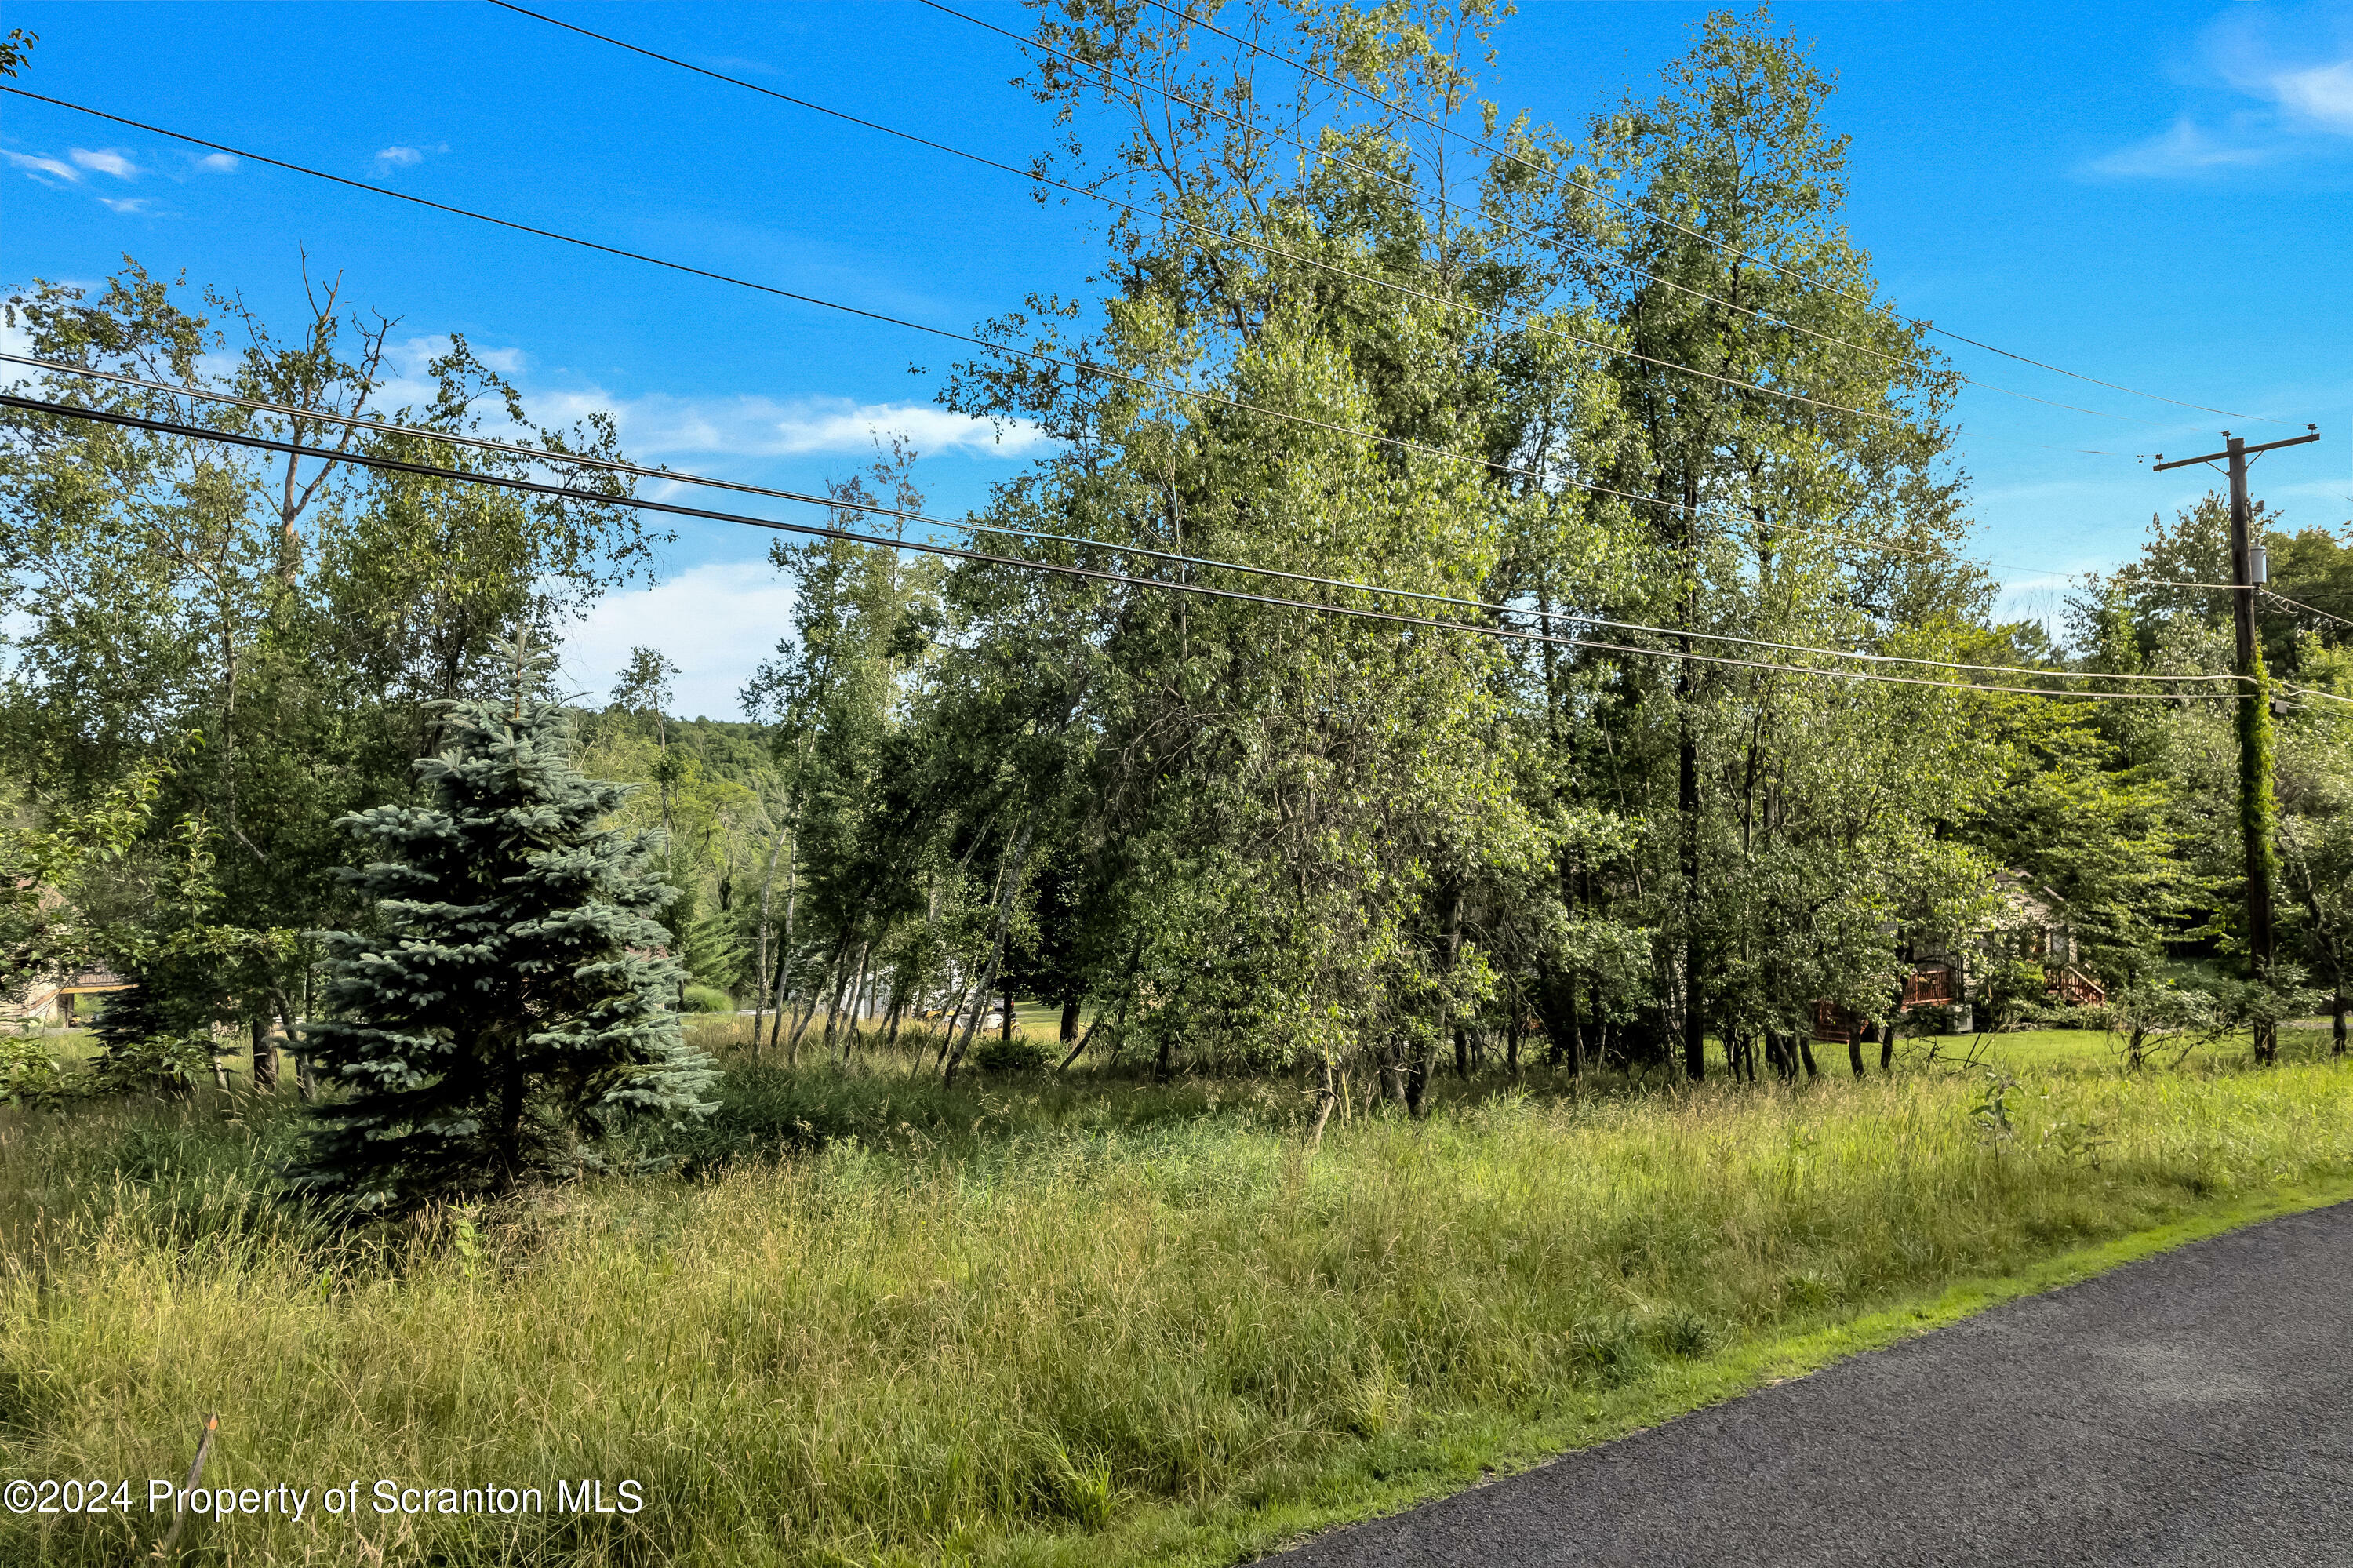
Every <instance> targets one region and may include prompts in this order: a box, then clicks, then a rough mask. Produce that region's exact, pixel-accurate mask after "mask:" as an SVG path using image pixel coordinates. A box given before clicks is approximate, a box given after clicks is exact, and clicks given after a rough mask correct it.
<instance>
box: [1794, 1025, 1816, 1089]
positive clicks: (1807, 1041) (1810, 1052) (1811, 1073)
mask: <svg viewBox="0 0 2353 1568" xmlns="http://www.w3.org/2000/svg"><path fill="white" fill-rule="evenodd" d="M1798 1059H1799V1061H1801V1062H1803V1063H1805V1065H1806V1076H1808V1077H1809V1078H1819V1077H1820V1076H1821V1075H1822V1070H1821V1069H1820V1067H1817V1066H1815V1065H1814V1033H1813V1031H1812V1030H1810V1029H1800V1030H1799V1031H1798Z"/></svg>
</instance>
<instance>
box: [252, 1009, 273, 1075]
mask: <svg viewBox="0 0 2353 1568" xmlns="http://www.w3.org/2000/svg"><path fill="white" fill-rule="evenodd" d="M253 1086H254V1088H255V1089H257V1090H259V1092H261V1093H263V1094H268V1093H269V1092H270V1091H272V1090H274V1089H275V1088H277V1087H278V1043H277V1042H276V1041H274V1040H272V1039H270V1038H269V1015H268V1014H267V1013H260V1012H257V1013H255V1014H254V1015H253Z"/></svg>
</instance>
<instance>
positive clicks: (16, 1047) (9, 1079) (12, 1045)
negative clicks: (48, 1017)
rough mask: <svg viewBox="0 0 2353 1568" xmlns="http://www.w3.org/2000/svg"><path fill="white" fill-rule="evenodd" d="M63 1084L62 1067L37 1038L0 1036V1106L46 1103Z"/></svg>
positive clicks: (14, 1035)
mask: <svg viewBox="0 0 2353 1568" xmlns="http://www.w3.org/2000/svg"><path fill="white" fill-rule="evenodd" d="M64 1085H65V1070H64V1069H63V1068H62V1067H61V1066H59V1065H58V1061H57V1058H55V1057H53V1056H51V1055H50V1054H49V1053H48V1050H47V1047H46V1046H44V1045H43V1044H41V1042H40V1040H39V1038H38V1037H37V1036H35V1035H30V1034H7V1035H0V1106H30V1105H45V1104H47V1103H48V1102H49V1101H51V1100H54V1099H56V1098H57V1097H58V1095H59V1094H60V1093H61V1092H62V1090H63V1088H64Z"/></svg>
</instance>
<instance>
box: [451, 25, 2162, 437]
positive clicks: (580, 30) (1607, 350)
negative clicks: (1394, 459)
mask: <svg viewBox="0 0 2353 1568" xmlns="http://www.w3.org/2000/svg"><path fill="white" fill-rule="evenodd" d="M489 4H491V5H495V6H497V7H498V8H499V9H500V10H501V11H512V12H513V13H514V14H515V15H517V16H529V17H531V18H532V19H533V20H534V21H539V22H544V23H546V24H547V25H548V26H553V27H561V28H563V29H564V30H565V31H566V32H570V33H577V34H578V35H580V36H581V37H584V38H594V39H596V41H597V42H599V43H604V44H610V45H612V46H613V47H614V48H618V49H627V50H628V51H629V52H630V53H631V54H636V55H642V56H644V57H645V58H648V59H652V60H659V61H661V62H662V63H663V64H665V65H671V66H676V67H677V68H678V69H681V70H686V71H692V72H693V73H694V74H695V75H697V76H704V77H709V78H710V79H712V80H713V81H723V82H726V83H728V84H729V85H731V86H734V87H740V88H742V89H744V90H745V91H747V92H756V93H759V94H761V95H762V96H763V97H766V98H773V99H776V101H778V102H781V103H789V104H792V105H794V106H795V107H796V108H799V109H806V110H808V111H811V112H813V113H817V114H824V115H828V116H830V117H832V118H833V119H836V120H840V121H844V122H848V123H849V124H852V125H856V126H860V127H861V128H863V129H865V130H868V131H872V132H878V133H880V134H881V135H885V136H893V137H896V138H898V139H899V140H900V141H902V142H907V143H913V145H915V146H918V147H924V148H928V149H930V150H931V151H933V152H935V153H944V154H947V155H948V156H950V157H952V158H962V159H964V160H965V161H966V162H968V163H973V164H979V165H980V166H981V167H983V168H987V169H995V170H997V171H998V172H1000V173H1003V174H1008V175H1014V176H1015V177H1016V178H1018V179H1022V180H1027V181H1029V182H1030V183H1031V184H1034V185H1043V186H1045V187H1046V188H1048V189H1050V190H1058V191H1062V192H1064V193H1066V194H1068V195H1071V196H1082V197H1084V198H1085V199H1087V200H1089V201H1096V202H1101V203H1103V205H1104V206H1106V207H1117V208H1118V209H1119V210H1120V211H1122V212H1125V213H1130V214H1133V215H1134V216H1136V217H1145V218H1156V219H1159V220H1161V221H1165V222H1170V223H1174V224H1176V226H1177V227H1178V228H1185V229H1188V230H1190V231H1191V232H1192V233H1194V234H1197V235H1199V236H1201V237H1202V238H1208V239H1221V240H1225V241H1227V242H1229V243H1230V244H1234V245H1241V246H1247V247H1250V249H1257V250H1261V251H1264V252H1265V253H1266V254H1268V255H1270V256H1279V257H1281V258H1282V259H1283V260H1287V261H1293V262H1296V263H1298V264H1299V265H1301V266H1303V267H1312V268H1315V269H1317V270H1322V271H1324V272H1329V273H1331V274H1332V275H1333V276H1335V277H1339V278H1347V279H1350V280H1352V281H1356V282H1359V283H1366V284H1370V285H1372V286H1373V287H1375V288H1381V289H1388V290H1390V291H1393V292H1396V293H1398V294H1403V295H1405V296H1407V297H1409V298H1411V299H1416V300H1421V301H1425V302H1429V303H1430V304H1434V305H1438V306H1440V307H1441V308H1443V309H1447V310H1466V311H1470V312H1472V313H1476V314H1482V315H1483V314H1485V312H1483V311H1482V310H1480V308H1479V307H1478V306H1477V305H1476V304H1474V303H1472V302H1468V301H1464V300H1460V299H1449V298H1446V297H1444V296H1441V295H1439V294H1433V293H1431V292H1430V291H1428V290H1425V289H1417V288H1415V287H1413V286H1412V285H1411V284H1409V283H1400V282H1398V281H1396V280H1394V279H1389V278H1381V277H1376V276H1374V275H1373V274H1371V273H1367V272H1359V271H1356V270H1352V269H1350V268H1346V267H1340V266H1335V265H1334V264H1333V263H1331V262H1328V261H1319V260H1315V259H1314V257H1311V256H1303V255H1301V254H1300V253H1299V252H1298V251H1295V250H1291V249H1284V248H1283V247H1282V246H1279V245H1275V244H1272V243H1271V242H1269V241H1267V240H1263V239H1259V238H1252V237H1251V236H1250V235H1246V234H1238V233H1235V232H1234V231H1233V230H1231V229H1223V228H1209V227H1208V226H1207V225H1204V224H1198V223H1195V222H1193V221H1192V220H1190V219H1189V218H1185V217H1176V216H1175V215H1173V214H1170V213H1166V212H1154V211H1151V210H1149V209H1147V208H1145V207H1142V206H1140V205H1138V204H1137V203H1134V202H1131V201H1126V200H1123V199H1122V198H1120V197H1118V196H1111V195H1108V194H1107V193H1105V192H1103V191H1099V190H1091V189H1089V188H1088V187H1086V186H1084V185H1072V184H1071V183H1070V182H1068V181H1066V180H1058V179H1054V178H1052V177H1051V176H1050V175H1046V174H1045V173H1043V172H1042V171H1040V170H1039V169H1035V168H1022V167H1020V166H1019V165H1018V164H1008V163H1004V162H1001V161H1000V160H998V159H996V158H991V157H987V156H986V155H984V154H979V153H973V152H967V151H966V150H965V149H964V148H962V147H957V146H953V145H951V144H949V143H945V142H938V141H934V140H933V139H932V138H930V137H928V136H921V135H917V134H916V133H915V132H911V131H902V130H899V129H897V128H896V127H894V126H890V125H885V124H883V123H881V122H880V121H875V120H868V119H866V118H864V117H863V116H861V115H856V114H851V113H849V112H847V111H842V110H839V109H833V108H829V107H828V106H827V105H825V104H822V103H818V102H815V101H811V100H809V99H806V98H797V97H795V96H794V95H793V94H791V93H788V92H779V91H777V90H775V89H774V88H768V87H763V86H761V85H760V84H759V83H757V82H752V81H745V80H744V79H743V78H742V77H739V76H730V75H729V74H727V73H726V72H725V71H722V70H713V69H711V68H710V67H708V66H701V65H696V64H694V63H693V62H692V61H691V60H683V59H681V58H678V57H677V56H675V55H667V54H664V53H662V52H661V51H660V50H659V49H651V48H646V47H645V46H644V45H642V44H633V43H630V42H628V40H627V39H625V38H617V37H613V36H612V35H611V34H609V33H600V32H597V31H596V30H595V29H594V28H591V27H584V26H579V25H578V24H577V23H574V22H567V21H565V20H563V19H562V18H560V17H556V16H547V15H545V14H544V13H543V12H539V11H533V10H532V9H531V8H530V7H528V6H524V5H515V4H513V0H489ZM1495 315H1496V319H1497V324H1498V326H1499V328H1500V327H1502V326H1505V325H1512V324H1516V325H1518V326H1519V327H1521V328H1523V329H1524V330H1526V331H1531V332H1536V333H1542V334H1545V335H1546V336H1548V337H1555V338H1558V339H1560V340H1561V341H1563V342H1566V343H1574V344H1579V345H1581V346H1583V347H1586V348H1591V349H1598V350H1599V351H1600V352H1602V353H1604V354H1609V355H1619V356H1620V357H1622V358H1626V359H1631V360H1635V361H1638V362H1639V363H1641V364H1643V365H1649V366H1656V367H1657V368H1659V369H1662V370H1671V371H1676V372H1679V373H1681V374H1683V375H1685V376H1698V377H1699V378H1701V379H1702V380H1705V381H1713V382H1715V383H1717V384H1718V385H1720V386H1725V387H1737V388H1739V389H1740V390H1742V391H1744V392H1756V393H1760V394H1762V395H1763V396H1765V397H1779V398H1783V399H1785V400H1787V401H1789V402H1793V403H1803V404H1805V405H1807V406H1808V407H1810V408H1822V409H1826V410H1828V411H1830V412H1831V413H1834V414H1852V415H1853V416H1855V417H1856V418H1863V419H1874V420H1877V421H1879V422H1880V423H1882V424H1891V425H1894V424H1902V423H1903V422H1904V421H1903V418H1902V417H1901V416H1900V415H1896V414H1890V413H1887V412H1885V411H1883V410H1877V409H1871V408H1852V407H1850V406H1848V405H1846V404H1843V403H1833V402H1831V401H1829V400H1828V399H1827V398H1822V397H1809V396H1807V395H1806V394H1804V393H1801V392H1791V391H1788V390H1787V389H1785V388H1782V387H1767V386H1764V385H1762V384H1761V383H1758V382H1755V381H1743V380H1741V379H1739V378H1738V377H1737V376H1719V375H1717V374H1715V372H1714V371H1709V370H1702V369H1700V368H1699V367H1698V366H1691V365H1683V364H1681V363H1679V362H1677V361H1674V360H1669V359H1660V358H1657V357H1655V356H1653V355H1647V354H1639V353H1636V352H1635V351H1634V350H1632V349H1630V348H1627V347H1624V346H1622V345H1620V344H1609V343H1604V342H1602V341H1601V340H1600V339H1599V338H1590V337H1586V336H1584V335H1582V334H1577V333H1573V332H1570V331H1567V329H1565V328H1562V327H1558V326H1555V325H1552V324H1550V323H1546V322H1541V321H1538V320H1536V319H1535V317H1534V316H1523V317H1522V318H1520V320H1519V321H1518V322H1517V323H1512V322H1510V321H1509V319H1508V318H1506V317H1505V316H1504V314H1503V313H1502V312H1500V311H1499V312H1497V313H1495ZM1851 346H1852V345H1851ZM1884 357H1887V358H1889V359H1894V358H1895V357H1896V356H1895V355H1884ZM2036 400H2037V401H2042V399H2036ZM2056 406H2057V407H2066V405H2056ZM2082 411H2083V412H2097V410H2095V409H2086V410H2082ZM1995 439H1996V440H2000V439H2003V438H1999V437H1997V438H1995ZM2027 444H2029V445H2034V446H2040V445H2042V442H2039V441H2038V442H2029V443H2027ZM2071 450H2077V451H2083V452H2085V453H2087V454H2089V455H2091V456H2094V457H2118V456H2122V455H2123V454H2122V453H2117V452H2101V451H2093V450H2092V449H2090V448H2080V447H2079V448H2074V449H2071Z"/></svg>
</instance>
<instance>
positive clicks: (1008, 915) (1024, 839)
mask: <svg viewBox="0 0 2353 1568" xmlns="http://www.w3.org/2000/svg"><path fill="white" fill-rule="evenodd" d="M1028 855H1029V823H1028V822H1026V821H1025V822H1023V823H1022V824H1021V830H1020V832H1018V833H1016V834H1015V835H1014V836H1013V849H1012V853H1010V854H1009V855H1008V857H1007V863H1006V869H1005V874H1004V876H1003V878H1002V882H1003V886H1002V887H1001V888H1000V889H999V890H998V892H997V930H996V934H995V937H994V938H993V939H992V940H991V942H990V944H989V950H988V973H987V978H986V979H984V980H982V981H981V984H980V991H979V993H978V994H977V995H976V996H975V997H974V998H973V1004H972V1020H971V1022H968V1023H966V1024H965V1029H964V1036H963V1038H962V1039H961V1040H959V1041H958V1042H957V1043H956V1044H955V1049H954V1050H952V1051H950V1052H949V1053H948V1059H947V1062H946V1064H945V1065H944V1066H943V1068H942V1069H941V1072H940V1082H941V1083H942V1084H943V1085H946V1084H952V1083H954V1082H955V1070H956V1067H957V1066H958V1065H960V1064H961V1063H962V1062H963V1061H964V1054H965V1051H966V1050H967V1049H968V1048H970V1046H971V1044H972V1037H973V1035H974V1034H976V1033H978V1032H979V1029H980V1015H981V1014H982V1013H983V1012H987V1009H988V999H989V997H990V996H992V995H994V994H995V992H996V991H997V972H998V971H999V970H1000V969H1002V968H1003V967H1004V964H1005V933H1006V927H1008V925H1009V924H1010V923H1011V921H1012V916H1013V901H1014V900H1015V899H1016V898H1018V896H1020V889H1021V863H1022V862H1023V860H1024V859H1026V858H1027V857H1028Z"/></svg>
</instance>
